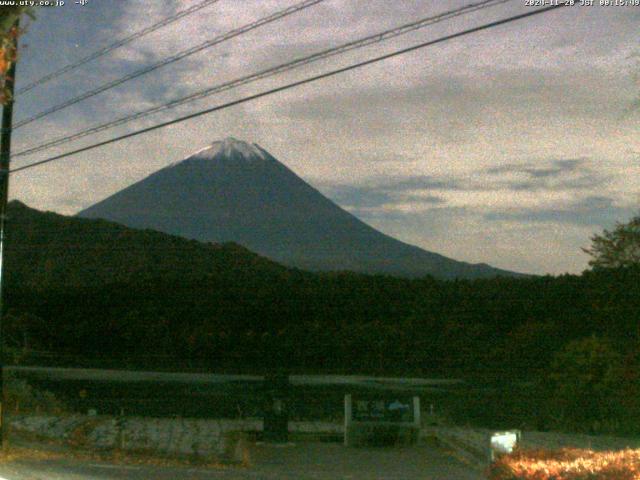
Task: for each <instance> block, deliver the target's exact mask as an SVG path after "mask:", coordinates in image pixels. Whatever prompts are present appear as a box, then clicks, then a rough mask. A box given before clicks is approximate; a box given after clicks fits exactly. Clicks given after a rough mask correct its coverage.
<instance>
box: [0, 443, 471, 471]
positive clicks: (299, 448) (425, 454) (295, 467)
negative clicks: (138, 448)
mask: <svg viewBox="0 0 640 480" xmlns="http://www.w3.org/2000/svg"><path fill="white" fill-rule="evenodd" d="M250 463H251V466H249V467H246V468H245V467H221V468H194V467H188V466H184V467H180V466H172V467H156V466H148V465H118V464H113V463H105V462H95V461H79V460H70V459H57V460H28V459H26V458H21V459H18V460H14V461H12V462H9V463H5V464H3V465H0V480H116V479H125V480H147V479H153V480H178V479H180V480H183V479H184V480H205V479H211V480H216V479H220V480H255V479H264V480H276V479H277V480H294V479H296V480H306V479H308V480H341V479H343V480H346V479H354V480H418V479H419V480H449V479H451V480H481V479H483V478H484V477H483V476H482V475H481V474H480V473H478V472H474V471H472V470H470V469H469V468H467V467H466V466H465V465H463V464H462V463H460V462H458V461H457V460H456V459H454V458H453V457H451V456H449V455H448V454H447V453H445V452H443V451H441V450H438V449H437V448H436V447H430V446H426V445H425V446H418V447H412V448H345V447H343V446H342V445H340V444H336V443H302V444H297V445H294V444H289V445H283V446H276V445H254V446H252V447H251V451H250Z"/></svg>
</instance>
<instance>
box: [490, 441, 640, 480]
mask: <svg viewBox="0 0 640 480" xmlns="http://www.w3.org/2000/svg"><path fill="white" fill-rule="evenodd" d="M488 478H489V479H490V480H595V479H599V480H638V479H640V449H638V450H633V449H627V450H621V451H610V452H594V451H593V450H580V449H573V448H564V449H560V450H543V449H540V450H523V451H518V452H515V453H513V454H511V455H505V456H503V457H500V458H499V459H497V460H496V461H495V462H494V463H493V464H492V465H491V466H490V467H489V472H488Z"/></svg>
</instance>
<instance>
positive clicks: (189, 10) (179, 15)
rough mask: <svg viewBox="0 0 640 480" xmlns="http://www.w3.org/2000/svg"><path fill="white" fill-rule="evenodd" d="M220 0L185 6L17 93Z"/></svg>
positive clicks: (26, 90)
mask: <svg viewBox="0 0 640 480" xmlns="http://www.w3.org/2000/svg"><path fill="white" fill-rule="evenodd" d="M219 1H220V0H204V1H203V2H200V3H197V4H195V5H192V6H191V7H189V8H185V9H184V10H180V11H179V12H177V13H175V14H174V15H171V16H169V17H166V18H164V19H162V20H160V21H159V22H158V23H154V24H153V25H150V26H148V27H146V28H143V29H142V30H139V31H137V32H135V33H132V34H131V35H129V36H127V37H124V38H121V39H120V40H118V41H116V42H114V43H112V44H111V45H107V46H106V47H104V48H101V49H100V50H96V51H95V52H93V53H91V54H89V55H87V56H86V57H83V58H81V59H80V60H78V61H76V62H74V63H70V64H69V65H66V66H64V67H62V68H61V69H59V70H55V71H53V72H51V73H48V74H47V75H45V76H43V77H40V78H39V79H37V80H34V81H33V82H31V83H29V84H27V85H25V86H24V87H22V88H20V89H18V91H17V92H16V95H20V94H22V93H25V92H28V91H29V90H33V89H34V88H36V87H38V86H40V85H43V84H45V83H47V82H49V81H51V80H53V79H54V78H57V77H59V76H61V75H64V74H65V73H69V72H71V71H72V70H75V69H76V68H79V67H81V66H82V65H85V64H87V63H89V62H90V61H92V60H95V59H96V58H100V57H103V56H104V55H107V54H108V53H111V52H113V51H114V50H116V49H118V48H120V47H123V46H125V45H126V44H128V43H131V42H133V41H134V40H137V39H138V38H140V37H144V36H145V35H148V34H149V33H152V32H155V31H156V30H159V29H161V28H162V27H166V26H167V25H170V24H172V23H174V22H177V21H178V20H180V19H181V18H183V17H186V16H187V15H191V14H192V13H195V12H197V11H199V10H202V9H203V8H205V7H208V6H209V5H212V4H214V3H217V2H219Z"/></svg>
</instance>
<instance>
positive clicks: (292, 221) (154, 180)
mask: <svg viewBox="0 0 640 480" xmlns="http://www.w3.org/2000/svg"><path fill="white" fill-rule="evenodd" d="M78 216H80V217H84V218H104V219H107V220H111V221H114V222H118V223H122V224H124V225H127V226H130V227H134V228H150V229H154V230H159V231H162V232H166V233H170V234H174V235H180V236H182V237H186V238H191V239H195V240H200V241H205V242H229V241H233V242H237V243H239V244H241V245H243V246H245V247H247V248H248V249H250V250H252V251H255V252H257V253H259V254H260V255H264V256H266V257H268V258H270V259H273V260H275V261H277V262H280V263H283V264H285V265H289V266H295V267H299V268H303V269H308V270H318V271H323V270H324V271H326V270H352V271H356V272H366V273H385V274H392V275H400V276H409V277H416V276H422V275H426V274H430V275H434V276H436V277H440V278H455V277H461V278H478V277H491V276H495V275H500V274H502V275H513V273H512V272H507V271H504V270H498V269H494V268H492V267H489V266H488V265H484V264H477V265H472V264H469V263H465V262H458V261H455V260H452V259H449V258H446V257H444V256H442V255H439V254H436V253H432V252H428V251H425V250H422V249H420V248H418V247H415V246H412V245H408V244H406V243H403V242H400V241H398V240H396V239H393V238H391V237H389V236H387V235H385V234H383V233H381V232H379V231H377V230H375V229H373V228H372V227H370V226H368V225H367V224H365V223H364V222H362V221H360V220H359V219H357V218H356V217H354V216H353V215H351V214H350V213H348V212H346V211H345V210H343V209H342V208H340V207H339V206H338V205H336V204H335V203H333V202H332V201H330V200H329V199H327V198H326V197H324V196H323V195H322V194H321V193H320V192H318V191H317V190H316V189H314V188H313V187H311V186H310V185H309V184H307V183H306V182H304V181H303V180H302V179H300V178H299V177H298V176H297V175H295V173H293V172H292V171H291V170H289V169H288V168H287V167H285V166H284V165H283V164H281V163H280V162H278V161H277V160H276V159H275V158H274V157H273V156H271V155H270V154H269V153H268V152H267V151H265V150H264V149H262V148H260V147H259V146H257V145H249V144H247V143H245V142H241V141H238V140H235V139H232V138H228V139H226V140H224V141H221V142H215V143H213V144H212V145H211V146H210V147H208V148H205V149H203V150H201V151H199V152H197V153H195V154H194V155H192V156H191V157H189V158H187V159H186V160H184V161H182V162H179V163H176V164H173V165H170V166H169V167H166V168H163V169H161V170H159V171H157V172H155V173H153V174H152V175H150V176H149V177H147V178H145V179H143V180H141V181H139V182H137V183H135V184H133V185H131V186H129V187H127V188H125V189H124V190H122V191H120V192H118V193H116V194H114V195H112V196H110V197H108V198H106V199H105V200H103V201H101V202H99V203H97V204H95V205H93V206H91V207H89V208H87V209H86V210H84V211H82V212H80V213H79V214H78Z"/></svg>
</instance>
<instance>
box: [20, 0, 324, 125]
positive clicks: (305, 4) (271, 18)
mask: <svg viewBox="0 0 640 480" xmlns="http://www.w3.org/2000/svg"><path fill="white" fill-rule="evenodd" d="M324 1H325V0H303V1H302V2H300V3H298V4H296V5H293V6H291V7H288V8H285V9H284V10H279V11H278V12H276V13H273V14H271V15H268V16H266V17H263V18H261V19H259V20H256V21H255V22H251V23H248V24H246V25H243V26H242V27H239V28H236V29H234V30H231V31H229V32H227V33H224V34H222V35H218V36H217V37H215V38H212V39H211V40H207V41H206V42H204V43H201V44H199V45H196V46H195V47H191V48H188V49H187V50H183V51H181V52H179V53H177V54H175V55H172V56H170V57H167V58H165V59H164V60H161V61H159V62H156V63H154V64H152V65H149V66H147V67H144V68H141V69H140V70H136V71H135V72H132V73H130V74H128V75H125V76H124V77H120V78H117V79H115V80H112V81H111V82H108V83H105V84H103V85H101V86H99V87H97V88H94V89H93V90H89V91H87V92H85V93H83V94H80V95H78V96H76V97H73V98H71V99H69V100H67V101H65V102H63V103H60V104H58V105H54V106H53V107H51V108H49V109H47V110H44V111H42V112H40V113H37V114H36V115H33V116H32V117H29V118H26V119H24V120H21V121H20V122H17V123H16V124H15V126H14V127H13V129H14V130H16V129H18V128H20V127H23V126H25V125H27V124H29V123H32V122H35V121H36V120H39V119H41V118H44V117H46V116H48V115H51V114H52V113H55V112H58V111H60V110H63V109H65V108H67V107H70V106H71V105H75V104H77V103H79V102H82V101H84V100H87V99H88V98H91V97H94V96H96V95H98V94H100V93H102V92H105V91H107V90H110V89H112V88H114V87H117V86H119V85H122V84H123V83H125V82H128V81H129V80H133V79H135V78H138V77H141V76H142V75H145V74H147V73H149V72H153V71H154V70H157V69H158V68H161V67H164V66H166V65H169V64H171V63H174V62H177V61H178V60H182V59H183V58H186V57H189V56H191V55H194V54H196V53H198V52H201V51H202V50H205V49H207V48H211V47H213V46H214V45H218V44H220V43H223V42H226V41H227V40H231V39H232V38H235V37H238V36H240V35H242V34H244V33H247V32H249V31H251V30H255V29H257V28H260V27H262V26H264V25H267V24H269V23H272V22H275V21H276V20H279V19H281V18H284V17H286V16H289V15H292V14H294V13H297V12H299V11H301V10H304V9H306V8H309V7H312V6H314V5H316V4H318V3H321V2H324Z"/></svg>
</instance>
